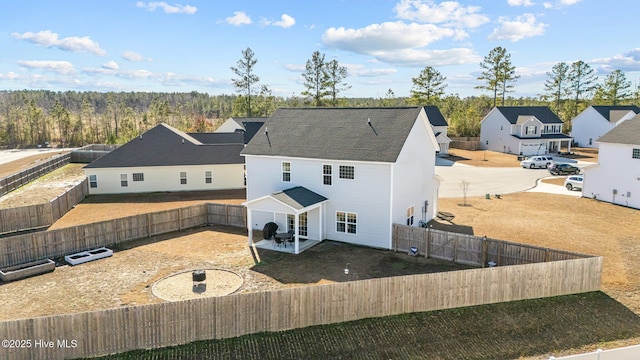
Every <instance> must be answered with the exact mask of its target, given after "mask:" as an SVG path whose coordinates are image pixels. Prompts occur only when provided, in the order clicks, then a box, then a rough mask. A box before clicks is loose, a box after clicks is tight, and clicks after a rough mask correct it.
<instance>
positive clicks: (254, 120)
mask: <svg viewBox="0 0 640 360" xmlns="http://www.w3.org/2000/svg"><path fill="white" fill-rule="evenodd" d="M231 119H232V120H233V121H235V122H236V124H238V125H239V126H241V127H242V128H243V129H244V128H245V124H248V123H259V124H264V122H265V121H267V119H268V117H232V118H231Z"/></svg>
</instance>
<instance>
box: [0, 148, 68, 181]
mask: <svg viewBox="0 0 640 360" xmlns="http://www.w3.org/2000/svg"><path fill="white" fill-rule="evenodd" d="M67 152H68V151H63V152H42V153H39V154H35V155H30V156H26V157H23V158H21V159H19V160H14V161H11V162H8V163H2V164H0V179H2V178H3V177H7V176H9V175H13V174H15V173H17V172H20V171H22V170H25V169H28V168H30V167H32V166H35V165H38V164H41V163H42V162H43V161H47V160H49V159H51V158H52V157H54V156H59V155H61V154H65V153H67Z"/></svg>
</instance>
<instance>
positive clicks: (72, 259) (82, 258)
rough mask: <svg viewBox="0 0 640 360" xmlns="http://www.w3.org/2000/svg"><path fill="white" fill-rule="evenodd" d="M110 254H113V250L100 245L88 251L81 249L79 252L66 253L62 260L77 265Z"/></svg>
mask: <svg viewBox="0 0 640 360" xmlns="http://www.w3.org/2000/svg"><path fill="white" fill-rule="evenodd" d="M111 255H113V250H111V249H107V248H106V247H101V248H97V249H93V250H89V251H81V252H79V253H75V254H71V255H67V256H65V257H64V261H66V262H67V263H68V264H69V265H78V264H83V263H86V262H89V261H93V260H98V259H103V258H106V257H109V256H111Z"/></svg>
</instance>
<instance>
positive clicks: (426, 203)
mask: <svg viewBox="0 0 640 360" xmlns="http://www.w3.org/2000/svg"><path fill="white" fill-rule="evenodd" d="M437 150H438V144H437V141H436V138H435V136H434V133H433V131H432V129H431V126H430V124H429V121H428V120H427V117H426V114H425V111H424V109H423V108H422V107H406V108H310V109H301V108H298V109H279V110H277V111H276V112H275V113H274V114H273V115H272V116H271V118H270V119H269V120H267V121H266V122H265V126H264V127H263V128H262V129H261V130H260V132H259V133H258V134H256V135H255V136H254V137H253V139H252V140H251V141H250V142H249V144H247V146H246V148H245V149H244V150H243V151H242V155H244V157H245V163H246V167H247V201H246V203H245V205H246V207H247V224H248V228H249V230H250V231H249V243H250V244H253V243H254V242H253V233H252V231H251V230H262V229H263V227H264V226H265V224H266V223H268V222H274V223H276V224H277V225H278V227H279V230H278V231H279V232H287V231H292V232H294V236H293V239H294V241H293V244H292V245H293V249H291V247H290V249H291V250H293V252H295V253H296V254H297V253H299V252H300V251H301V249H302V250H304V249H305V248H307V247H309V246H311V245H312V244H314V243H317V242H319V241H322V240H325V239H330V240H335V241H341V242H347V243H352V244H360V245H366V246H371V247H376V248H383V249H390V248H391V246H392V245H391V244H392V242H391V236H392V224H394V223H399V224H408V225H413V226H418V225H419V223H421V222H424V223H426V222H428V221H429V220H431V219H432V218H433V216H434V214H435V213H436V212H437V206H438V205H437V199H438V188H439V184H440V183H439V180H438V178H437V177H436V175H435V153H436V151H437ZM257 240H261V239H257ZM256 243H257V241H256Z"/></svg>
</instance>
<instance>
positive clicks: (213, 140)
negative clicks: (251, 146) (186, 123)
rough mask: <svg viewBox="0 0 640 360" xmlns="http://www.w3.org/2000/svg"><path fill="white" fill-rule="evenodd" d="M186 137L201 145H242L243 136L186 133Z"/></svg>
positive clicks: (221, 133)
mask: <svg viewBox="0 0 640 360" xmlns="http://www.w3.org/2000/svg"><path fill="white" fill-rule="evenodd" d="M187 135H189V136H191V137H193V138H194V139H196V140H198V141H200V142H201V143H203V144H243V143H244V136H243V134H242V133H238V132H233V133H224V132H220V133H188V134H187Z"/></svg>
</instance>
